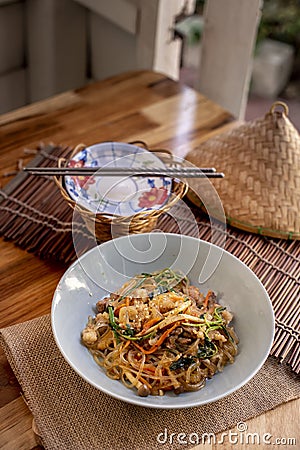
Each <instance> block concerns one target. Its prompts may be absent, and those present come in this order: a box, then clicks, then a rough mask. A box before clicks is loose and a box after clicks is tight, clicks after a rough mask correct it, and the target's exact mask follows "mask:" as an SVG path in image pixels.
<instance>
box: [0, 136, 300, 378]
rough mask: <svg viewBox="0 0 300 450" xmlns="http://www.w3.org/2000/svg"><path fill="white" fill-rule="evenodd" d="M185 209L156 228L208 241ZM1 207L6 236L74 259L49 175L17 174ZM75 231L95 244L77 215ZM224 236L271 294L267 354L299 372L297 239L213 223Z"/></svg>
mask: <svg viewBox="0 0 300 450" xmlns="http://www.w3.org/2000/svg"><path fill="white" fill-rule="evenodd" d="M71 151H72V149H71V148H69V147H62V146H54V145H48V146H43V147H41V148H40V149H39V151H38V153H37V156H36V158H35V159H34V160H33V161H32V162H31V163H30V165H41V166H51V165H53V166H55V165H56V162H57V158H58V157H61V156H64V157H68V155H69V154H70V153H71ZM189 208H190V209H191V210H192V212H193V214H194V218H195V219H189V218H187V216H186V210H185V209H184V208H183V205H181V204H178V205H176V206H175V207H174V208H173V209H172V211H171V212H170V213H168V214H165V215H164V216H162V217H161V218H160V219H159V222H158V226H157V227H158V228H159V229H160V230H162V231H165V232H174V233H182V234H187V235H193V236H197V237H199V238H200V239H203V240H206V241H211V236H212V227H211V223H210V222H209V220H208V219H207V217H206V216H205V215H204V213H203V212H201V211H200V209H199V208H196V207H195V206H193V205H191V204H190V205H189ZM0 211H1V216H0V234H1V235H2V236H3V237H4V238H5V239H8V240H10V241H11V242H13V243H14V244H16V245H18V246H20V247H21V248H23V249H24V250H27V251H30V252H33V253H34V254H36V255H37V256H39V257H40V258H53V259H57V260H60V261H63V262H65V263H66V264H69V263H70V262H72V261H73V260H75V259H76V257H77V256H76V252H75V250H74V247H73V240H72V214H73V212H72V210H71V208H70V207H69V206H68V204H67V203H66V202H65V201H64V200H63V198H62V196H61V194H60V192H59V190H58V188H56V186H55V184H54V181H53V180H52V179H51V178H46V177H43V178H36V177H34V176H31V175H25V174H24V173H20V174H19V175H17V176H16V177H15V178H14V179H13V180H12V181H11V182H10V183H8V184H7V186H6V187H5V188H4V189H2V190H1V191H0ZM195 223H196V230H195ZM73 230H74V233H75V238H76V244H77V250H78V251H80V252H84V251H86V250H87V249H89V248H91V247H93V246H94V245H95V241H94V238H93V237H92V236H91V235H90V234H89V233H88V232H87V231H86V228H85V226H84V224H83V222H81V221H80V220H79V219H78V221H77V217H76V222H75V223H74V224H73ZM224 237H225V238H226V244H225V250H227V251H229V252H230V253H232V254H233V255H235V256H236V257H238V258H239V259H240V260H241V261H243V262H244V263H245V264H247V265H248V267H250V269H252V270H253V272H254V273H255V274H256V275H257V276H258V277H259V278H260V280H261V281H262V283H263V284H264V286H265V288H266V290H267V291H268V294H269V296H270V298H271V301H272V304H273V308H274V312H275V318H276V331H275V339H274V344H273V347H272V349H271V355H273V356H275V357H276V358H278V359H279V361H280V362H283V361H284V362H286V363H287V364H289V365H290V366H291V368H292V370H293V371H295V372H296V373H299V372H300V345H299V341H300V304H299V303H300V302H299V275H300V264H299V254H300V243H299V241H296V240H294V241H291V240H281V239H271V238H268V237H264V236H259V235H256V234H251V233H248V232H245V231H241V230H237V229H235V228H232V227H230V226H228V227H227V229H224V227H222V226H220V227H218V226H217V225H215V231H214V243H215V244H217V245H218V244H220V243H222V242H223V240H224Z"/></svg>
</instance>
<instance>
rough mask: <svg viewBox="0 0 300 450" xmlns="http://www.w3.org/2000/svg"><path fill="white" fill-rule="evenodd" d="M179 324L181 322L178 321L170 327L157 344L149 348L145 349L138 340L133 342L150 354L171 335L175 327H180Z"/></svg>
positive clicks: (146, 353) (143, 351) (142, 350)
mask: <svg viewBox="0 0 300 450" xmlns="http://www.w3.org/2000/svg"><path fill="white" fill-rule="evenodd" d="M178 325H180V322H176V323H175V324H174V325H173V326H172V327H171V328H168V329H167V330H166V331H165V332H164V333H163V334H162V335H161V336H160V338H159V339H158V341H157V342H156V344H154V345H153V347H151V348H150V349H149V350H145V349H143V347H141V346H140V345H139V344H137V343H136V342H133V344H134V345H135V346H136V347H137V348H138V349H139V350H140V351H141V352H142V353H144V354H145V355H150V354H151V353H154V352H155V351H156V350H157V349H158V348H159V347H160V346H161V344H162V343H163V342H164V341H165V340H166V338H167V337H168V336H169V334H171V333H172V331H173V330H175V328H177V327H178Z"/></svg>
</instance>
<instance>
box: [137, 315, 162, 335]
mask: <svg viewBox="0 0 300 450" xmlns="http://www.w3.org/2000/svg"><path fill="white" fill-rule="evenodd" d="M160 320H161V317H155V318H154V319H150V320H148V322H146V323H145V324H144V326H143V329H142V331H141V332H140V334H143V333H144V331H147V330H149V328H150V327H152V325H154V324H156V323H157V322H159V321H160Z"/></svg>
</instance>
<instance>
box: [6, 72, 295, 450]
mask: <svg viewBox="0 0 300 450" xmlns="http://www.w3.org/2000/svg"><path fill="white" fill-rule="evenodd" d="M234 125H235V122H234V121H233V120H232V118H231V117H230V114H229V113H228V112H226V111H224V110H223V109H222V108H221V107H220V106H218V105H217V104H215V103H213V102H211V101H210V100H208V99H207V98H205V97H204V96H202V95H201V94H199V93H196V92H195V91H194V90H192V89H190V88H188V87H186V86H182V85H180V84H179V83H176V82H174V81H172V80H170V79H168V78H166V77H165V76H164V75H162V74H158V73H153V72H147V71H143V72H132V73H127V74H123V75H120V76H116V77H113V78H110V79H108V80H105V81H101V82H98V83H95V84H92V85H89V86H86V87H84V88H82V89H78V90H75V91H70V92H66V93H63V94H61V95H58V96H56V97H53V98H50V99H47V100H44V101H41V102H39V103H35V104H33V105H30V106H27V107H24V108H20V109H18V110H16V111H13V112H10V113H7V114H4V115H2V116H0V176H1V178H0V182H1V185H2V186H3V185H4V184H5V183H6V182H7V181H8V180H9V179H10V178H11V177H12V176H13V172H14V171H15V170H16V168H17V166H18V164H19V165H20V162H22V163H23V165H24V164H26V163H27V162H28V161H29V160H30V159H31V158H32V155H30V154H27V153H24V149H35V148H36V147H37V146H38V145H39V144H40V142H44V143H49V142H54V143H56V144H67V145H71V146H73V145H76V144H78V143H80V142H83V143H85V144H86V145H89V144H93V143H96V142H100V141H104V140H115V141H124V142H128V141H132V140H136V139H137V140H140V139H141V140H143V141H145V142H147V143H148V145H149V147H150V148H162V147H163V148H168V149H170V150H172V151H173V152H174V154H176V155H179V156H181V157H184V156H185V155H186V153H187V152H188V151H189V150H190V149H192V148H194V147H195V146H196V145H197V144H199V143H200V142H202V141H203V140H206V139H207V138H208V137H209V136H212V135H213V134H216V133H220V131H224V130H226V129H228V128H230V127H232V126H234ZM10 173H11V176H7V174H10ZM0 251H1V259H0V292H1V297H0V327H5V326H8V325H13V324H16V323H20V322H22V321H25V320H29V319H32V318H35V317H38V316H41V315H43V314H47V313H49V312H50V308H51V300H52V295H53V292H54V290H55V287H56V285H57V283H58V281H59V279H60V277H61V276H62V274H63V273H64V271H65V270H66V266H64V265H63V264H57V263H54V262H49V261H42V260H40V259H38V258H37V257H35V256H33V255H32V254H29V253H27V252H25V251H23V250H20V249H19V248H17V247H16V246H14V244H12V243H10V242H5V241H4V240H3V239H0ZM0 382H1V386H0V389H1V396H0V414H1V416H0V417H1V421H0V448H2V449H11V450H18V449H23V450H26V449H32V448H39V447H37V446H38V441H37V438H36V435H35V434H34V432H33V430H32V415H31V413H30V411H29V410H28V408H27V406H26V405H25V403H24V401H23V398H22V396H21V392H20V386H19V385H18V383H17V381H16V379H15V377H14V374H13V373H12V371H11V369H10V366H9V364H8V362H7V360H6V357H5V355H4V354H3V352H2V350H1V351H0ZM299 406H300V401H299V400H296V401H292V402H288V403H286V404H283V405H281V406H279V407H277V408H276V409H274V410H273V411H269V412H267V413H265V414H263V415H261V416H259V417H256V418H254V419H252V420H249V421H247V424H248V430H249V431H251V432H257V433H261V434H263V433H271V434H272V435H273V436H277V437H295V433H296V428H297V427H296V426H295V418H296V417H297V416H298V414H299ZM299 439H300V438H299V436H298V440H299ZM297 444H298V445H299V442H298V443H297ZM227 446H228V447H227ZM246 447H247V448H255V446H251V445H248V446H245V448H246ZM200 448H201V446H198V447H197V449H200ZM208 448H213V449H223V450H224V449H226V448H228V449H229V448H231V446H230V445H229V444H219V445H213V444H211V445H208V444H206V445H205V449H208ZM239 448H244V446H243V445H241V444H239ZM259 448H262V449H263V448H269V446H268V445H265V446H264V445H260V447H259ZM285 448H286V447H285ZM291 448H296V446H295V445H294V446H291Z"/></svg>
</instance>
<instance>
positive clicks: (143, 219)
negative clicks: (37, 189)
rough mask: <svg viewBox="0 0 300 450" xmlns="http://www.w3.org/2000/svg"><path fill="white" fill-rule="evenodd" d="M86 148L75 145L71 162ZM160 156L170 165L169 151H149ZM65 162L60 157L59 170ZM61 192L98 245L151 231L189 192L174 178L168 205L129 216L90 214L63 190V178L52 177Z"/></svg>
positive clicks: (181, 182) (186, 187)
mask: <svg viewBox="0 0 300 450" xmlns="http://www.w3.org/2000/svg"><path fill="white" fill-rule="evenodd" d="M130 144H135V145H137V144H139V145H143V146H144V147H145V148H146V149H147V146H146V144H145V143H143V142H142V141H135V142H130ZM84 147H85V146H84V145H83V144H80V145H78V146H77V147H76V148H75V149H74V151H73V152H72V154H71V156H70V159H72V157H73V156H74V155H75V154H76V153H77V152H78V151H79V150H81V149H82V148H84ZM149 151H151V152H154V153H156V154H157V155H159V156H160V158H161V159H162V160H166V161H168V162H169V163H170V161H171V160H172V155H171V153H170V152H169V151H168V150H161V149H160V150H149ZM67 164H68V160H66V159H63V158H60V159H59V160H58V167H66V166H67ZM54 179H55V182H56V184H57V186H58V187H59V189H60V192H61V194H62V196H63V198H64V199H65V200H66V202H67V203H68V204H69V206H70V207H71V208H72V209H74V210H75V211H77V212H78V213H79V214H80V216H81V217H82V218H83V220H84V222H85V224H86V226H87V229H88V230H89V231H90V233H92V235H94V236H95V237H96V239H97V241H99V242H105V241H108V240H110V239H112V237H113V238H115V237H119V236H124V235H127V234H137V233H147V232H149V231H152V230H153V229H154V228H155V226H156V223H157V220H158V218H159V217H160V216H161V215H162V214H164V213H166V212H167V211H169V209H170V208H172V206H174V205H175V204H176V203H177V202H178V201H179V200H180V199H181V198H183V197H184V196H185V195H186V193H187V191H188V184H187V183H186V182H183V181H179V180H177V179H173V180H172V188H171V194H170V196H169V199H168V201H167V203H165V204H164V205H163V206H162V207H161V208H159V209H153V210H151V211H141V212H139V213H136V214H133V215H131V216H127V217H123V216H119V215H113V214H107V213H106V214H101V213H97V214H95V213H93V212H91V211H89V210H88V209H86V208H84V207H82V206H80V205H78V203H76V202H75V201H74V200H73V199H71V197H70V196H69V194H68V192H67V191H66V189H65V185H64V181H63V177H54Z"/></svg>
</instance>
